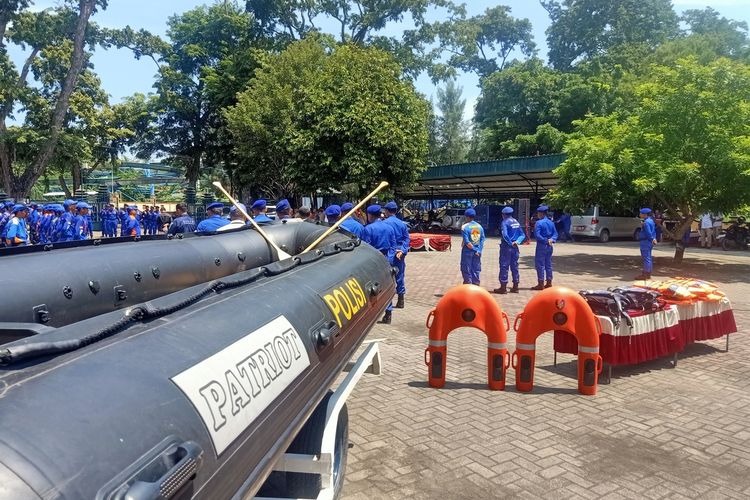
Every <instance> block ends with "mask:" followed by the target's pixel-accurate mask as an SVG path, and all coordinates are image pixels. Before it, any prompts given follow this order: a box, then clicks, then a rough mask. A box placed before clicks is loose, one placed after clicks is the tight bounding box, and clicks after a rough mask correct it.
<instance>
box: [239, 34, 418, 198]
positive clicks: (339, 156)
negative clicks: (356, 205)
mask: <svg viewBox="0 0 750 500" xmlns="http://www.w3.org/2000/svg"><path fill="white" fill-rule="evenodd" d="M427 106H428V105H427V102H426V101H425V100H424V99H423V98H421V97H420V96H419V95H418V94H417V93H416V92H415V90H414V87H413V85H412V84H411V83H410V82H408V81H404V80H403V79H402V74H401V68H400V67H399V65H398V64H397V63H396V62H395V61H394V60H393V58H392V56H390V55H388V54H386V53H385V52H382V51H380V50H377V49H374V48H361V47H357V46H353V45H343V46H338V47H334V46H332V45H331V44H330V43H326V42H323V41H321V40H319V39H306V40H304V41H301V42H296V43H293V44H291V45H290V46H289V47H288V48H287V49H286V50H285V51H283V52H282V53H280V54H278V55H276V56H272V57H269V58H268V59H267V60H266V61H265V62H264V65H263V67H262V68H261V69H260V70H259V71H258V72H257V74H256V77H255V79H254V80H252V82H251V83H250V85H249V87H248V89H247V90H246V91H245V92H243V93H242V94H240V96H239V99H238V102H237V105H235V106H233V107H231V108H229V109H228V110H227V112H226V117H227V121H228V125H229V130H230V132H231V134H232V137H233V139H234V144H235V152H236V154H237V159H238V165H237V166H236V167H235V168H233V169H232V171H231V175H232V178H233V181H234V182H235V183H238V184H246V185H249V186H250V189H251V190H252V191H255V192H263V193H266V194H269V195H270V194H274V195H281V194H290V193H306V192H312V191H314V190H316V189H323V190H334V189H341V187H342V186H343V185H345V184H349V185H353V186H355V187H356V190H358V191H360V192H363V191H365V190H368V189H369V188H370V187H371V186H372V185H373V184H375V183H377V181H379V180H382V179H385V180H387V181H389V182H390V183H391V184H392V185H408V184H410V183H413V182H414V181H415V180H416V179H417V177H418V176H419V174H420V172H421V171H422V169H423V168H424V158H425V155H426V153H427V139H428V138H427V119H428V107H427Z"/></svg>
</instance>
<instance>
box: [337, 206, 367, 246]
mask: <svg viewBox="0 0 750 500" xmlns="http://www.w3.org/2000/svg"><path fill="white" fill-rule="evenodd" d="M352 208H354V204H353V203H352V202H350V201H347V202H346V203H344V204H343V205H341V213H349V211H350V210H351V209H352ZM341 227H343V228H344V229H346V230H347V231H349V232H350V233H352V234H353V235H354V236H356V237H357V238H362V231H364V230H365V226H363V225H362V223H361V222H359V221H358V220H357V219H355V218H354V217H347V218H346V219H344V222H342V223H341Z"/></svg>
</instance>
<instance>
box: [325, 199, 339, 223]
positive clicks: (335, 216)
mask: <svg viewBox="0 0 750 500" xmlns="http://www.w3.org/2000/svg"><path fill="white" fill-rule="evenodd" d="M325 214H326V221H327V222H328V223H329V224H331V225H333V224H336V223H337V222H338V220H339V218H340V217H341V207H340V206H338V205H335V204H334V205H329V206H327V207H326V209H325Z"/></svg>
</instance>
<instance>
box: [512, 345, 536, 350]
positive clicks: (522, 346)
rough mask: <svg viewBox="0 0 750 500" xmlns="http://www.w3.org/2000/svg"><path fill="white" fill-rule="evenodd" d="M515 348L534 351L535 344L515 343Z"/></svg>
mask: <svg viewBox="0 0 750 500" xmlns="http://www.w3.org/2000/svg"><path fill="white" fill-rule="evenodd" d="M516 349H524V350H526V351H536V344H516Z"/></svg>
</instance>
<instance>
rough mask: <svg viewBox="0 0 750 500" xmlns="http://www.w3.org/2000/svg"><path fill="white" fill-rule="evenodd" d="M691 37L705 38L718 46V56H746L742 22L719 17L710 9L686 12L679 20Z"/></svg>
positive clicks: (746, 49)
mask: <svg viewBox="0 0 750 500" xmlns="http://www.w3.org/2000/svg"><path fill="white" fill-rule="evenodd" d="M680 19H681V20H682V21H683V22H684V23H686V24H687V26H688V30H689V31H690V33H692V34H693V35H699V36H700V37H702V38H707V39H709V40H712V41H714V42H715V44H716V45H718V47H720V48H719V50H718V52H719V54H718V55H720V56H726V57H743V56H747V54H748V27H747V23H746V22H744V21H734V20H732V19H727V18H726V17H719V13H718V12H716V11H715V10H714V9H712V8H711V7H706V8H705V9H703V10H698V9H690V10H686V11H685V12H684V13H683V14H682V17H681V18H680Z"/></svg>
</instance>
